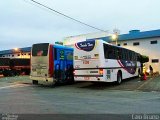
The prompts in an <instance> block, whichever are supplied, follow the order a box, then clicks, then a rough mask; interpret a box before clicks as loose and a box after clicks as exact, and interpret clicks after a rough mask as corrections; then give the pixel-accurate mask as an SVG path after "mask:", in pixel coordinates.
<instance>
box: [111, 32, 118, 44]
mask: <svg viewBox="0 0 160 120" xmlns="http://www.w3.org/2000/svg"><path fill="white" fill-rule="evenodd" d="M112 40H114V41H115V42H116V45H117V42H118V34H113V35H112Z"/></svg>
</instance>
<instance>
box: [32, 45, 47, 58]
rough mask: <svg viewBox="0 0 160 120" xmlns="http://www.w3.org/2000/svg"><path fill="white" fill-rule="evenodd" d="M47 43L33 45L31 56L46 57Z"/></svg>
mask: <svg viewBox="0 0 160 120" xmlns="http://www.w3.org/2000/svg"><path fill="white" fill-rule="evenodd" d="M48 47H49V43H42V44H34V45H33V47H32V56H47V54H48Z"/></svg>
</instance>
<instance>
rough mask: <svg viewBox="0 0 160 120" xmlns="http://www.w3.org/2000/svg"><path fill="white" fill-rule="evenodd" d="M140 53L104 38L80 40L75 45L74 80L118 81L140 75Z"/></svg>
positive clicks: (118, 82)
mask: <svg viewBox="0 0 160 120" xmlns="http://www.w3.org/2000/svg"><path fill="white" fill-rule="evenodd" d="M140 71H141V64H140V54H139V53H136V52H134V51H131V50H128V49H126V48H122V47H119V46H115V45H112V44H109V43H107V42H105V41H103V40H90V41H83V42H78V43H76V44H75V45H74V80H75V81H99V82H114V81H115V82H117V84H120V83H121V82H122V80H123V79H127V78H131V77H135V76H138V75H139V74H140Z"/></svg>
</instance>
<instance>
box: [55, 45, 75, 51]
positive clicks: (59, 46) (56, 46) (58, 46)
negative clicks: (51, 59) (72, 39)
mask: <svg viewBox="0 0 160 120" xmlns="http://www.w3.org/2000/svg"><path fill="white" fill-rule="evenodd" d="M53 46H54V48H61V49H68V50H73V48H71V47H67V46H63V45H59V44H54V45H53Z"/></svg>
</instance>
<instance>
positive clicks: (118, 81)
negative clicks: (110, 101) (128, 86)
mask: <svg viewBox="0 0 160 120" xmlns="http://www.w3.org/2000/svg"><path fill="white" fill-rule="evenodd" d="M121 83H122V74H121V72H120V71H118V73H117V81H116V84H117V85H120V84H121Z"/></svg>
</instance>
